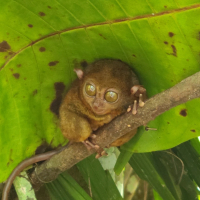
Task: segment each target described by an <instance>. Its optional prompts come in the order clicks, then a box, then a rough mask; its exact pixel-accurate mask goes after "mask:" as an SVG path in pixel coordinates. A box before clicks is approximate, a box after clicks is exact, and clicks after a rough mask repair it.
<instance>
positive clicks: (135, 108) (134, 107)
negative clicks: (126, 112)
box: [132, 100, 137, 115]
mask: <svg viewBox="0 0 200 200" xmlns="http://www.w3.org/2000/svg"><path fill="white" fill-rule="evenodd" d="M136 113H137V100H135V101H134V104H133V109H132V114H133V115H135V114H136Z"/></svg>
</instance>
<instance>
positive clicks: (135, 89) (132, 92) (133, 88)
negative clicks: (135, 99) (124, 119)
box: [131, 85, 140, 95]
mask: <svg viewBox="0 0 200 200" xmlns="http://www.w3.org/2000/svg"><path fill="white" fill-rule="evenodd" d="M139 87H140V85H134V86H133V87H132V88H131V94H132V95H134V94H135V93H136V92H137V91H138V89H139Z"/></svg>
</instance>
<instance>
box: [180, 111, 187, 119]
mask: <svg viewBox="0 0 200 200" xmlns="http://www.w3.org/2000/svg"><path fill="white" fill-rule="evenodd" d="M180 115H181V116H183V117H186V116H187V109H182V110H181V111H180Z"/></svg>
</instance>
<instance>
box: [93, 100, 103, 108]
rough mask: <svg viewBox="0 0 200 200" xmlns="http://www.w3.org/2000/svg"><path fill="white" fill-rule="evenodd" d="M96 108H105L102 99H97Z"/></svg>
mask: <svg viewBox="0 0 200 200" xmlns="http://www.w3.org/2000/svg"><path fill="white" fill-rule="evenodd" d="M93 105H94V107H98V108H99V107H101V106H103V100H102V99H96V100H95V101H94V104H93Z"/></svg>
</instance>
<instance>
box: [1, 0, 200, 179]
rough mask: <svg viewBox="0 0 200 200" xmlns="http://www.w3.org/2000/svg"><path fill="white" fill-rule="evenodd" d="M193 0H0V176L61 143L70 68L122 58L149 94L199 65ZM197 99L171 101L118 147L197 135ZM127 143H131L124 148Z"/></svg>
mask: <svg viewBox="0 0 200 200" xmlns="http://www.w3.org/2000/svg"><path fill="white" fill-rule="evenodd" d="M199 7H200V0H184V1H183V0H176V1H172V0H163V1H156V0H149V1H145V0H140V1H139V0H135V1H131V0H124V1H118V0H111V1H106V0H101V1H95V0H89V1H88V0H82V1H79V0H73V1H72V0H68V1H65V0H51V1H50V0H40V1H39V0H32V1H26V0H7V1H3V0H0V29H1V32H0V91H1V93H0V97H1V98H0V147H1V149H0V157H1V159H0V166H1V168H0V182H1V181H3V180H5V179H6V178H7V176H8V174H9V173H10V172H11V171H12V169H13V168H14V167H15V166H16V165H17V164H18V163H19V162H20V161H21V160H23V159H24V158H26V157H29V156H31V155H33V154H34V151H35V149H36V148H37V147H38V146H39V145H40V144H41V143H42V142H43V140H46V141H47V142H48V143H51V145H52V146H57V145H58V144H60V143H63V142H64V138H63V137H62V134H61V132H60V130H59V128H58V119H57V117H56V115H55V113H56V114H57V112H58V110H57V107H58V104H59V102H60V100H61V97H62V94H63V92H64V90H65V88H67V86H68V85H69V84H70V82H71V81H72V80H73V79H74V78H75V75H74V74H73V72H72V69H73V68H74V67H79V66H81V65H82V66H84V65H86V63H87V62H92V61H94V60H96V59H102V58H113V59H121V60H122V61H124V62H127V63H128V64H129V65H130V66H131V67H132V68H133V69H134V70H135V72H136V73H137V74H138V76H139V78H140V80H141V83H142V84H143V85H144V86H145V87H146V88H147V91H148V95H149V97H150V96H152V95H154V94H156V93H159V92H161V91H163V90H165V89H167V88H169V87H171V86H173V85H174V84H176V83H177V82H179V81H181V80H182V79H184V78H185V77H187V76H189V75H191V74H193V73H195V72H197V71H198V70H199V43H200V39H199V30H200V23H199V17H200V8H199ZM199 102H200V100H199V99H197V100H193V101H191V102H188V103H186V104H184V105H181V106H178V107H176V108H174V109H172V110H170V111H168V112H166V113H165V114H163V115H161V116H160V117H158V118H157V119H156V120H155V121H153V122H151V123H150V124H149V126H150V127H155V128H157V129H158V131H155V132H152V131H151V132H150V131H149V132H145V131H142V132H140V133H139V134H137V136H136V137H135V138H134V139H133V140H132V141H131V144H129V145H128V146H125V148H126V149H128V150H131V151H138V152H148V151H155V150H160V149H166V148H170V147H173V146H175V145H177V144H180V143H181V142H184V141H186V140H189V139H191V138H194V137H196V136H197V135H199V131H200V128H199V127H198V121H197V120H198V116H199V109H200V108H199V106H198V105H199ZM133 144H134V147H132V146H133Z"/></svg>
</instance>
